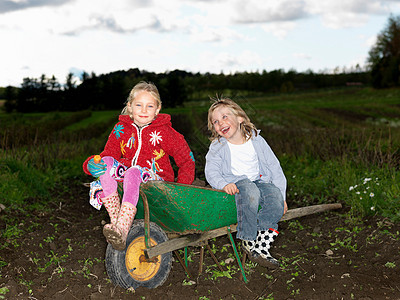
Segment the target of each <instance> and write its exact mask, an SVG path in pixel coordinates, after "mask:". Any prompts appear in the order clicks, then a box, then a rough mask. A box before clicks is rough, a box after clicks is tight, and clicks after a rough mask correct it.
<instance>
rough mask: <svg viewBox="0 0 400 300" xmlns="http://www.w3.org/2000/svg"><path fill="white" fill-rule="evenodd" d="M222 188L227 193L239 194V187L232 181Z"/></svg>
mask: <svg viewBox="0 0 400 300" xmlns="http://www.w3.org/2000/svg"><path fill="white" fill-rule="evenodd" d="M223 190H224V191H225V192H226V193H227V194H229V195H235V194H239V189H238V188H237V186H236V184H234V183H228V184H227V185H226V186H224V187H223Z"/></svg>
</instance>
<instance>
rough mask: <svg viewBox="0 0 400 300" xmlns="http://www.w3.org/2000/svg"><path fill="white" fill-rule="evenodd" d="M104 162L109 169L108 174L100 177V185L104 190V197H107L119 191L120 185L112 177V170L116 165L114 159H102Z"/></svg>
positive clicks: (107, 157)
mask: <svg viewBox="0 0 400 300" xmlns="http://www.w3.org/2000/svg"><path fill="white" fill-rule="evenodd" d="M102 160H103V161H104V163H105V164H106V165H107V169H106V172H105V173H104V174H103V175H101V176H100V183H101V187H102V188H103V197H107V196H108V195H110V194H112V193H114V192H115V191H116V190H117V187H118V183H117V181H116V180H115V179H114V178H113V177H111V175H110V170H111V168H112V166H113V164H114V158H113V157H111V156H105V157H103V158H102Z"/></svg>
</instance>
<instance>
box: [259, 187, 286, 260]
mask: <svg viewBox="0 0 400 300" xmlns="http://www.w3.org/2000/svg"><path fill="white" fill-rule="evenodd" d="M255 184H256V185H257V187H258V188H259V190H260V193H261V199H260V206H261V208H260V210H259V211H258V216H257V219H258V231H257V239H256V244H255V251H256V252H257V253H258V254H259V255H260V258H261V260H260V261H258V262H259V263H261V264H262V265H264V266H266V267H271V268H276V267H277V266H279V262H278V261H277V260H276V259H275V258H273V257H272V255H271V254H270V253H269V250H270V248H271V244H272V243H273V242H274V240H275V239H276V237H277V236H278V234H279V232H278V222H279V220H280V219H281V218H282V215H283V210H284V201H283V196H282V193H281V191H280V190H279V189H278V188H277V187H276V186H275V185H273V184H272V183H265V182H261V181H256V182H255Z"/></svg>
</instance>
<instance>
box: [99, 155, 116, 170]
mask: <svg viewBox="0 0 400 300" xmlns="http://www.w3.org/2000/svg"><path fill="white" fill-rule="evenodd" d="M101 159H102V160H103V161H104V163H105V164H106V165H107V169H108V170H109V169H110V168H111V167H112V165H113V164H114V157H112V156H104V157H102V158H101Z"/></svg>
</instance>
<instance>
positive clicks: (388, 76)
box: [368, 15, 400, 88]
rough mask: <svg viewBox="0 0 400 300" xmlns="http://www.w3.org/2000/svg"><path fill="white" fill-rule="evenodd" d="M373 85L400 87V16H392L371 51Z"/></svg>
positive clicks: (370, 63)
mask: <svg viewBox="0 0 400 300" xmlns="http://www.w3.org/2000/svg"><path fill="white" fill-rule="evenodd" d="M368 63H369V67H370V70H371V77H372V85H373V86H374V87H376V88H386V87H392V86H399V85H400V16H397V17H394V16H392V15H391V16H390V17H389V20H388V23H387V25H386V28H385V29H384V30H383V31H382V32H381V33H380V34H379V35H378V37H377V41H376V44H375V45H374V46H373V47H372V48H371V50H370V51H369V57H368Z"/></svg>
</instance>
